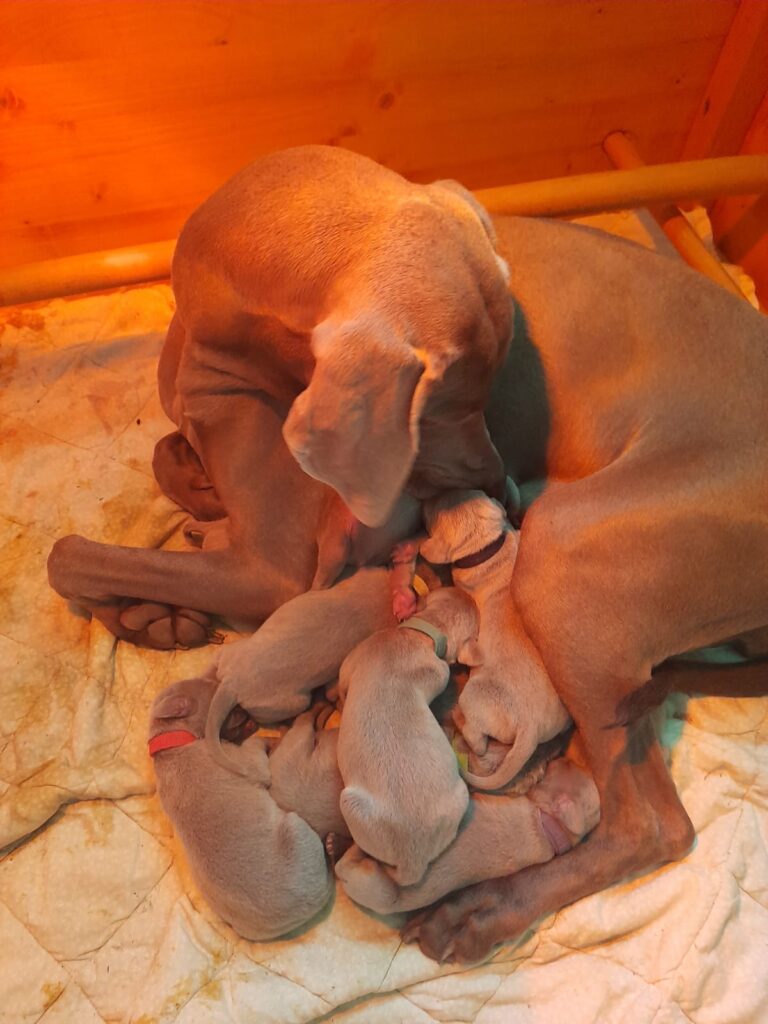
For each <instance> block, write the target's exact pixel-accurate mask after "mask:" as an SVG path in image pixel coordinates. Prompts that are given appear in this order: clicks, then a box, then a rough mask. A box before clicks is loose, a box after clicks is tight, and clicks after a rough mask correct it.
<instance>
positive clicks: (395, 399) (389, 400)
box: [283, 321, 435, 526]
mask: <svg viewBox="0 0 768 1024" xmlns="http://www.w3.org/2000/svg"><path fill="white" fill-rule="evenodd" d="M312 350H313V352H314V355H315V360H316V363H315V369H314V373H313V374H312V380H311V381H310V384H309V387H308V388H307V389H306V390H305V391H303V392H302V393H301V394H300V395H299V397H298V398H297V399H296V401H295V402H294V403H293V406H292V407H291V411H290V413H289V415H288V418H287V419H286V421H285V424H284V426H283V437H284V438H285V441H286V444H287V445H288V447H289V449H290V450H291V452H292V454H293V456H294V458H295V459H296V460H297V462H298V463H299V465H300V466H301V467H302V469H303V470H304V471H305V472H307V473H309V475H310V476H313V477H315V479H317V480H321V481H323V482H324V483H327V484H330V486H331V487H333V489H334V490H335V491H336V492H337V493H338V494H339V495H340V496H341V497H342V499H343V500H344V502H345V503H346V505H347V506H348V508H349V509H350V510H351V512H352V513H353V515H354V516H355V517H356V518H357V519H359V520H360V522H362V523H364V524H365V525H366V526H380V525H381V524H382V523H384V522H385V521H386V520H387V518H388V516H389V515H390V513H391V511H392V508H393V506H394V504H395V502H396V500H397V498H398V497H399V496H400V493H401V491H402V489H403V486H404V485H405V482H406V481H407V479H408V476H409V475H410V472H411V467H412V466H413V463H414V460H415V458H416V454H417V452H418V447H419V418H420V416H421V413H422V410H423V408H424V404H425V401H426V398H427V395H428V392H429V389H430V386H431V384H432V383H433V382H434V380H435V377H434V376H432V374H431V373H428V372H426V371H427V365H426V356H425V355H422V354H419V353H417V352H416V351H415V350H414V349H413V348H411V346H410V345H408V344H406V343H405V342H403V341H401V340H400V339H398V338H395V337H394V336H392V335H391V334H390V333H389V332H388V331H387V330H386V328H384V327H383V326H382V325H380V324H376V325H372V324H370V323H366V322H364V321H353V322H347V323H344V324H336V323H332V322H330V321H325V322H324V323H322V324H319V325H318V326H317V327H316V328H315V330H314V332H313V334H312Z"/></svg>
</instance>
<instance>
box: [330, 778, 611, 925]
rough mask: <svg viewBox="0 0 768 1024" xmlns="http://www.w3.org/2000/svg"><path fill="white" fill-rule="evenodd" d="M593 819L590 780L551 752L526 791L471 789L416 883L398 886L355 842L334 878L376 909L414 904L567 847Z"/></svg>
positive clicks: (596, 812)
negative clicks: (461, 816) (456, 825)
mask: <svg viewBox="0 0 768 1024" xmlns="http://www.w3.org/2000/svg"><path fill="white" fill-rule="evenodd" d="M599 820H600V799H599V797H598V794H597V787H596V786H595V784H594V782H593V781H592V779H591V778H590V777H589V776H588V775H587V774H586V773H585V772H583V771H581V769H579V768H577V767H576V766H575V765H574V764H572V763H571V762H570V761H566V760H565V759H564V758H558V759H557V760H556V761H552V762H550V764H549V765H548V766H547V770H546V774H545V776H544V778H543V780H542V781H541V782H539V783H538V784H537V785H535V786H534V787H533V789H531V790H530V791H529V792H528V793H527V794H526V795H525V796H496V795H489V794H486V793H473V794H472V799H471V803H470V809H469V812H468V813H467V815H466V817H465V820H464V822H463V823H462V825H461V828H460V830H459V834H458V835H457V836H456V838H455V839H454V841H453V842H452V843H451V845H450V846H449V847H448V849H447V850H445V851H444V853H442V854H441V855H440V856H439V857H438V858H437V859H436V860H434V861H432V863H431V864H430V865H429V867H428V868H427V872H426V874H425V875H424V877H423V879H421V881H420V882H418V883H417V884H416V885H410V886H399V885H397V883H396V882H395V881H394V880H393V878H392V876H391V874H390V873H389V872H388V871H386V870H385V869H384V868H382V866H381V865H380V864H379V863H378V862H377V861H375V860H373V858H371V857H367V856H366V855H365V853H364V852H363V851H362V850H361V849H360V848H359V847H358V846H352V847H351V848H350V849H349V850H348V851H347V852H346V853H345V854H344V856H343V857H342V858H341V860H340V861H339V862H338V864H337V865H336V876H337V878H339V879H340V881H341V883H342V885H343V886H344V890H345V892H346V893H347V895H348V896H350V897H351V898H352V899H353V900H355V902H357V903H360V904H361V905H362V906H364V907H368V909H369V910H374V911H376V913H378V914H394V913H396V912H399V911H404V910H418V909H419V908H421V907H426V906H429V904H430V903H434V901H435V900H438V899H440V897H441V896H445V895H446V894H447V893H449V892H453V891H454V890H456V889H463V888H464V887H465V886H467V885H473V884H474V883H475V882H482V881H485V880H486V879H489V878H499V877H501V876H503V875H511V874H514V872H516V871H520V870H521V869H522V868H526V867H529V866H530V865H532V864H543V863H545V862H546V861H548V860H551V859H552V857H555V856H557V855H558V854H561V853H565V852H566V851H567V850H570V849H571V847H572V846H575V845H576V843H578V842H579V840H580V839H581V838H582V836H584V835H586V834H587V832H589V831H591V830H592V829H593V828H594V827H595V825H596V824H597V823H598V821H599Z"/></svg>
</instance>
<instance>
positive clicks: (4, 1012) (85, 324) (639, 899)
mask: <svg viewBox="0 0 768 1024" xmlns="http://www.w3.org/2000/svg"><path fill="white" fill-rule="evenodd" d="M591 222H592V223H596V224H597V225H598V226H602V227H605V228H606V229H608V230H613V231H616V232H617V233H619V234H624V235H626V236H628V237H633V238H636V239H637V240H639V241H641V242H644V243H645V244H650V245H655V246H656V247H659V248H663V247H664V246H665V242H664V240H663V238H661V239H660V238H659V236H658V234H657V233H656V232H655V231H654V229H652V228H651V227H649V224H648V221H647V220H645V219H643V218H642V217H639V216H638V215H635V214H628V213H627V214H617V215H612V216H611V217H605V218H592V219H591ZM172 309H173V300H172V295H171V292H170V289H169V288H168V287H167V286H165V285H152V286H146V287H142V288H136V289H132V290H128V291H123V292H117V293H112V294H107V295H98V296H90V297H85V298H77V299H71V300H54V301H51V302H48V303H46V304H43V305H38V306H35V307H30V308H27V309H17V310H6V311H2V312H0V331H1V332H2V334H0V380H1V381H2V392H1V393H0V466H1V468H0V474H1V477H2V486H0V540H1V542H2V543H1V544H0V559H1V560H2V564H3V572H2V575H1V576H0V589H1V590H2V595H1V597H0V729H1V730H2V735H1V737H0V851H1V852H0V1021H3V1022H8V1024H27V1022H30V1024H31V1022H36V1021H42V1022H44V1024H65V1022H66V1024H69V1022H75V1021H77V1022H78V1024H99V1022H113V1021H114V1022H118V1021H119V1022H133V1024H150V1022H152V1024H154V1022H172V1021H173V1022H179V1024H197V1022H200V1024H203V1022H205V1024H209V1022H211V1024H219V1022H221V1024H224V1022H227V1024H230V1022H238V1024H245V1022H258V1024H269V1022H279V1024H309V1022H314V1021H320V1020H322V1021H331V1022H334V1024H335V1022H338V1024H353V1022H354V1024H422V1022H429V1021H441V1022H446V1024H453V1022H459V1021H461V1022H473V1024H492V1022H505V1024H506V1022H510V1021H514V1022H516V1024H518V1022H519V1024H534V1022H547V1024H549V1022H553V1021H566V1020H567V1021H568V1022H569V1024H592V1022H596V1021H600V1022H622V1024H624V1022H625V1021H632V1022H633V1024H673V1022H682V1021H695V1022H696V1024H710V1022H711V1024H729V1022H733V1024H737V1022H738V1024H759V1022H764V1021H768V974H766V966H765V965H766V957H767V956H768V701H766V700H762V699H753V700H728V701H726V700H720V699H714V698H709V699H683V698H674V699H672V700H670V701H668V702H667V704H666V705H665V706H664V708H663V709H662V710H661V711H660V713H659V719H660V724H661V729H662V736H663V739H664V742H665V744H666V746H667V748H668V752H669V758H670V761H671V765H672V771H673V774H674V777H675V781H676V783H677V786H678V788H679V790H680V792H681V795H682V798H683V801H684V803H685V806H686V807H687V809H688V811H689V813H690V815H691V817H692V819H693V822H694V824H695V826H696V829H697V833H698V838H697V842H696V846H695V848H694V850H693V851H692V852H691V853H690V855H689V856H688V857H686V858H685V860H684V861H682V862H681V863H679V864H676V865H673V866H670V867H666V868H663V869H661V870H659V871H656V872H654V873H652V874H650V875H647V876H644V877H642V878H639V879H635V880H633V881H629V882H626V883H624V884H621V885H617V886H614V887H613V888H611V889H609V890H608V891H607V892H604V893H601V894H598V895H596V896H593V897H591V898H589V899H585V900H582V901H581V902H580V903H578V904H576V905H575V906H573V907H570V908H567V909H566V910H563V911H561V912H560V913H559V914H557V915H553V916H551V917H549V918H548V919H546V920H545V921H544V922H543V923H542V924H541V925H540V927H539V928H538V929H537V930H536V932H535V933H529V934H527V935H526V936H524V937H523V938H522V940H521V941H520V942H518V943H517V944H516V945H514V946H508V947H504V948H503V949H502V950H501V951H500V952H499V953H498V954H497V955H496V956H495V957H494V958H493V960H492V961H491V962H489V963H487V964H485V965H483V966H480V967H474V968H460V967H455V966H449V967H444V968H441V967H439V966H438V965H436V964H434V963H432V962H431V961H429V960H427V959H425V958H424V957H422V956H421V954H420V953H419V951H418V950H417V949H415V948H413V947H408V946H403V945H402V944H401V942H400V939H399V935H398V930H397V926H398V924H399V923H400V920H399V919H398V918H378V917H376V916H375V915H372V914H369V913H366V912H364V911H363V910H361V909H360V908H358V907H356V906H355V905H354V904H352V903H351V902H350V901H349V900H348V899H347V898H346V897H345V896H344V894H343V893H342V892H341V891H338V892H337V894H336V898H335V901H334V904H333V907H332V908H331V909H330V910H329V912H328V913H326V914H325V915H324V916H323V918H322V920H319V921H318V922H316V923H315V925H314V927H312V928H310V929H308V930H306V931H304V932H302V933H301V934H299V935H297V936H295V937H292V938H290V939H288V940H285V941H280V942H272V943H264V944H257V943H248V942H245V941H243V940H240V939H239V938H238V937H237V936H236V935H235V934H234V933H233V932H232V931H231V930H230V929H229V928H227V927H226V926H225V925H224V924H222V923H221V922H220V921H219V920H218V919H217V918H216V916H215V915H214V914H213V913H212V912H211V911H209V910H208V908H207V907H206V905H205V903H204V902H203V901H202V899H201V898H200V896H199V894H198V893H197V891H196V889H195V886H194V883H193V882H192V880H191V879H190V877H189V875H188V872H187V871H186V868H185V865H184V861H183V857H182V856H181V854H180V851H179V848H178V846H177V845H176V843H175V841H174V838H173V835H172V831H171V828H170V826H169V823H168V821H167V820H166V818H165V817H164V815H163V813H162V811H161V809H160V806H159V803H158V801H157V798H156V796H155V794H154V785H153V778H152V770H151V763H150V761H149V758H148V756H147V753H146V743H145V740H146V724H147V715H148V708H149V705H150V703H151V701H152V699H153V697H154V695H155V694H156V693H157V692H158V691H159V690H160V689H161V688H162V687H164V686H165V685H166V684H167V683H169V682H171V681H172V680H174V679H177V678H181V677H183V676H185V675H190V674H193V673H195V672H196V671H197V670H199V669H200V668H202V667H203V666H205V665H206V664H207V662H208V660H209V657H210V655H209V652H208V651H206V650H202V651H188V652H172V653H162V652H153V651H144V650H137V649H135V648H133V647H131V646H129V645H128V644H124V643H117V642H116V641H115V640H114V638H113V637H112V636H111V635H110V634H109V633H108V632H107V631H106V630H105V629H104V628H103V627H101V626H100V624H99V623H97V622H90V621H88V620H87V619H86V618H85V617H82V616H80V615H77V614H74V613H73V611H72V610H71V609H69V608H68V607H67V605H66V603H65V602H64V601H62V600H61V599H60V598H58V597H57V596H56V595H55V594H54V593H53V592H51V591H50V589H49V588H48V584H47V580H46V574H45V560H46V557H47V554H48V551H49V550H50V547H51V545H52V543H53V541H54V540H55V539H56V538H57V537H60V536H63V535H65V534H67V533H71V532H77V533H82V534H84V535H86V536H89V537H92V538H94V539H97V540H104V541H108V542H113V543H121V544H127V545H141V546H163V547H171V548H179V549H180V548H183V547H184V540H183V536H182V526H183V523H184V521H185V516H184V514H183V513H182V512H180V511H179V509H178V508H177V507H176V506H175V505H173V504H172V503H171V502H170V501H168V500H167V499H165V498H164V497H162V496H159V495H158V491H157V487H156V485H155V483H154V481H153V478H152V474H151V468H150V465H151V454H152V448H153V446H154V443H155V441H156V440H157V438H159V437H160V436H161V435H162V434H163V433H165V432H166V431H167V429H168V424H167V422H166V421H165V419H164V416H163V414H162V411H161V410H160V407H159V403H158V399H157V395H156V388H155V367H156V360H157V355H158V352H159V349H160V345H161V343H162V338H163V333H164V330H165V328H166V326H167V324H168V321H169V319H170V316H171V313H172ZM228 639H230V640H231V639H235V634H234V633H232V632H231V631H230V633H229V637H228Z"/></svg>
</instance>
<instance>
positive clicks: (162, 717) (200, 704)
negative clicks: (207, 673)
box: [149, 676, 216, 739]
mask: <svg viewBox="0 0 768 1024" xmlns="http://www.w3.org/2000/svg"><path fill="white" fill-rule="evenodd" d="M215 689H216V684H215V682H214V681H213V679H211V678H206V677H204V676H201V677H197V678H194V679H180V680H178V681H177V682H175V683H171V685H170V686H166V688H165V689H164V690H161V692H160V693H159V694H158V695H157V697H155V700H154V703H153V704H152V708H151V710H150V714H149V738H150V739H152V738H153V737H155V736H159V735H160V734H161V733H164V732H170V731H173V730H175V729H179V728H181V727H183V728H184V729H186V730H188V731H189V732H191V733H194V735H195V736H197V737H199V738H201V737H202V736H204V735H205V721H206V718H207V716H208V708H209V706H210V703H211V698H212V697H213V693H214V690H215Z"/></svg>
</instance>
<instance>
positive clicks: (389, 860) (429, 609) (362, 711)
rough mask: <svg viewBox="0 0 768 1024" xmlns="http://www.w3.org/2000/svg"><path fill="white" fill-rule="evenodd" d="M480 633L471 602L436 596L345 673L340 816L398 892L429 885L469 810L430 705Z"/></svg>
mask: <svg viewBox="0 0 768 1024" xmlns="http://www.w3.org/2000/svg"><path fill="white" fill-rule="evenodd" d="M477 628H478V617H477V609H476V607H475V604H474V602H473V601H472V599H471V598H470V597H468V596H467V595H466V594H463V593H462V592H461V591H459V590H456V589H455V588H445V589H441V590H436V591H433V592H432V593H430V594H429V595H428V597H427V599H426V603H425V607H424V610H423V612H422V613H421V615H420V616H419V618H418V619H415V618H412V619H408V620H407V621H405V622H403V623H402V624H401V625H400V626H399V627H396V628H394V629H383V630H379V632H377V633H374V634H373V636H371V637H369V638H368V639H367V640H364V641H363V643H361V644H358V646H357V647H356V648H355V649H354V651H353V652H352V653H351V654H350V655H348V657H347V658H346V659H345V661H344V663H343V664H342V666H341V671H340V673H339V694H340V696H341V698H342V699H344V700H345V703H344V712H343V715H342V718H341V727H340V729H339V746H338V759H339V769H340V771H341V775H342V778H343V779H344V786H345V788H344V790H343V792H342V794H341V811H342V814H343V815H344V818H345V819H346V822H347V825H348V827H349V831H350V833H351V835H352V837H353V839H354V840H355V842H356V843H357V844H358V845H359V846H361V847H362V848H363V849H364V850H365V852H366V853H368V854H370V855H371V856H372V857H375V858H376V859H377V860H380V861H382V862H383V863H384V864H386V865H388V867H389V869H390V871H391V875H392V877H393V878H394V879H395V880H396V881H397V882H398V884H400V885H413V884H414V883H415V882H418V881H419V880H420V879H421V877H422V875H423V874H424V872H425V871H426V869H427V865H428V864H429V863H430V861H432V860H433V859H434V858H435V857H437V856H438V854H440V853H441V852H442V851H443V850H444V849H445V847H446V846H447V845H448V844H449V843H450V842H451V840H452V839H453V838H454V836H455V835H456V831H457V829H458V827H459V823H460V822H461V819H462V817H463V816H464V812H465V811H466V809H467V803H468V801H469V794H468V793H467V787H466V786H465V785H464V783H463V782H462V781H461V778H460V777H459V771H458V764H457V761H456V756H455V754H454V752H453V750H452V749H451V745H450V743H449V742H448V740H447V739H446V737H445V735H444V734H443V731H442V729H441V728H440V725H439V724H438V722H437V719H436V718H435V716H434V715H433V714H432V712H431V711H430V708H429V705H430V703H431V702H432V701H433V700H434V699H435V697H437V696H438V694H440V693H442V691H443V690H444V689H445V687H446V685H447V683H448V679H449V676H450V670H449V668H448V664H449V663H450V662H455V661H458V660H462V658H463V657H465V656H466V655H465V654H464V650H465V649H466V647H467V645H468V644H470V643H471V642H472V641H473V640H474V638H475V636H476V635H477Z"/></svg>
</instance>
